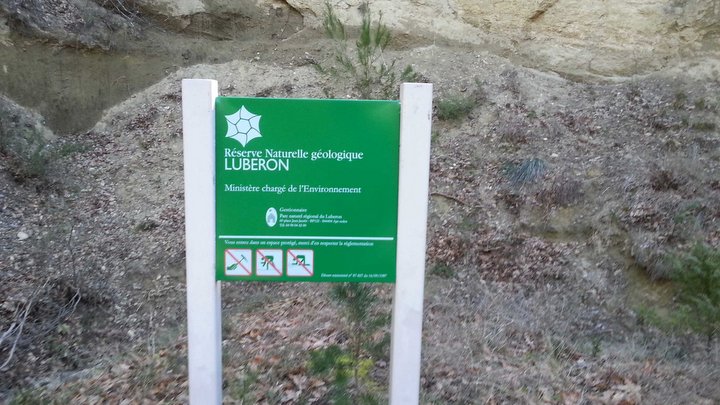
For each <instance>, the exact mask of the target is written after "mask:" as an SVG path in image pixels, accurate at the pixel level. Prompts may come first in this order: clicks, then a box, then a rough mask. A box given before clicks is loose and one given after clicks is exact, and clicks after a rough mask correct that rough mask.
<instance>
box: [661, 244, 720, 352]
mask: <svg viewBox="0 0 720 405" xmlns="http://www.w3.org/2000/svg"><path fill="white" fill-rule="evenodd" d="M672 262H673V267H674V272H673V276H672V279H673V281H674V283H675V285H676V286H677V299H678V304H679V307H678V310H677V312H676V314H675V316H676V318H677V319H678V322H679V323H680V324H681V325H685V326H687V327H690V328H692V329H693V330H696V331H698V332H700V333H702V334H703V335H705V336H706V337H707V344H708V350H709V348H710V345H711V344H712V341H713V338H714V337H715V336H717V334H718V332H720V249H716V248H712V247H709V246H707V245H704V244H701V243H698V244H696V245H695V246H694V247H693V248H692V250H691V251H690V252H688V253H687V254H684V255H681V256H676V257H673V258H672Z"/></svg>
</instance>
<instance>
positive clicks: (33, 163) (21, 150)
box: [0, 127, 51, 182]
mask: <svg viewBox="0 0 720 405" xmlns="http://www.w3.org/2000/svg"><path fill="white" fill-rule="evenodd" d="M0 154H3V155H5V156H6V157H7V158H8V162H9V167H8V169H9V171H10V173H11V174H12V175H13V177H15V179H16V180H18V181H20V182H22V181H25V180H29V179H43V178H45V176H46V174H47V165H48V163H49V161H50V156H51V153H50V151H49V149H48V145H47V142H46V140H45V138H44V137H43V135H42V134H41V133H40V132H39V131H37V130H35V129H34V128H22V129H15V130H8V129H6V128H2V127H0Z"/></svg>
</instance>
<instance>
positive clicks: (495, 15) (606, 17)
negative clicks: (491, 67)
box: [259, 0, 720, 76]
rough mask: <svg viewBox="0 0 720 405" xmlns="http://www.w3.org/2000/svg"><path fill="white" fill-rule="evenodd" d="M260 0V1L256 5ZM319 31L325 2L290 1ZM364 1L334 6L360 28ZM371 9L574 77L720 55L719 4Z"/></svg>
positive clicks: (436, 1) (536, 3)
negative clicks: (361, 8) (359, 10)
mask: <svg viewBox="0 0 720 405" xmlns="http://www.w3.org/2000/svg"><path fill="white" fill-rule="evenodd" d="M260 1H262V0H259V2H260ZM287 3H288V4H290V5H291V6H292V7H294V8H295V9H296V10H298V11H299V12H301V13H302V14H303V16H304V17H305V18H306V23H307V24H309V25H312V26H319V25H320V23H321V16H322V12H323V7H324V1H322V0H288V2H287ZM360 3H361V1H360V0H348V1H335V2H333V6H334V7H335V8H336V10H337V13H338V15H339V16H340V17H341V18H344V19H345V20H346V21H348V22H349V23H350V24H357V23H358V22H359V13H358V11H357V10H358V8H359V5H360ZM371 4H372V7H373V10H375V11H378V12H382V13H383V18H384V20H385V22H386V23H387V24H388V25H390V26H391V27H393V28H395V29H396V30H400V31H401V32H413V33H415V34H421V35H425V36H427V37H429V38H440V39H447V40H452V41H459V42H464V43H469V44H478V45H480V44H483V45H490V46H491V47H496V48H497V49H498V50H500V51H501V52H502V53H504V54H505V55H506V56H513V55H517V56H520V57H521V59H522V62H523V63H526V64H528V65H531V66H537V67H540V68H544V69H549V70H555V71H559V72H563V73H569V74H575V75H582V76H586V75H599V76H614V75H630V74H634V73H643V72H649V71H653V70H657V69H660V68H663V67H665V66H668V65H671V64H673V62H676V61H679V60H682V59H684V58H688V57H697V56H713V57H715V56H718V55H719V54H720V1H718V0H687V1H685V0H683V1H681V0H637V1H633V2H628V1H626V0H606V1H602V2H593V1H585V0H532V1H528V0H503V1H497V0H454V1H440V0H399V1H398V0H396V1H389V0H384V1H383V0H380V1H373V2H372V3H371Z"/></svg>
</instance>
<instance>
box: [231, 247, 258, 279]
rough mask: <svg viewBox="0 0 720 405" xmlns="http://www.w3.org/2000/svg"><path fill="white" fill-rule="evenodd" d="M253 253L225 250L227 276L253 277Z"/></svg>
mask: <svg viewBox="0 0 720 405" xmlns="http://www.w3.org/2000/svg"><path fill="white" fill-rule="evenodd" d="M251 255H252V252H251V251H250V249H226V250H225V275H226V276H250V275H252V262H251V259H250V257H251Z"/></svg>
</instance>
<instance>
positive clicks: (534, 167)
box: [508, 158, 547, 188]
mask: <svg viewBox="0 0 720 405" xmlns="http://www.w3.org/2000/svg"><path fill="white" fill-rule="evenodd" d="M546 171H547V164H546V163H545V161H544V160H542V159H538V158H531V159H526V160H523V161H522V162H520V163H519V164H517V165H513V166H510V167H509V168H508V174H509V176H510V183H511V184H512V185H513V186H514V187H518V188H523V187H525V186H527V185H529V184H532V183H534V182H535V181H536V180H538V179H539V178H541V177H542V176H543V175H544V174H545V172H546Z"/></svg>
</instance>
